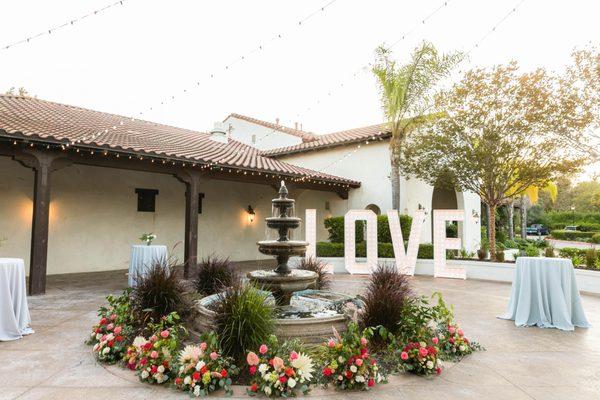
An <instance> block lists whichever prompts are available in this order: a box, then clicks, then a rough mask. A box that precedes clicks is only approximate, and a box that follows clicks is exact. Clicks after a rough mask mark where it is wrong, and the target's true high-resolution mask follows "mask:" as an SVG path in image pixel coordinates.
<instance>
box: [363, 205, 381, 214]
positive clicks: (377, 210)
mask: <svg viewBox="0 0 600 400" xmlns="http://www.w3.org/2000/svg"><path fill="white" fill-rule="evenodd" d="M365 210H371V211H373V212H374V213H375V215H381V208H379V206H378V205H376V204H369V205H368V206H366V207H365Z"/></svg>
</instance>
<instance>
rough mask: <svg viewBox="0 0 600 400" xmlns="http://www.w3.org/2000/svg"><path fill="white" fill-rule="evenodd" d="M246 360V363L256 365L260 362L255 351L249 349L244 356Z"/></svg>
mask: <svg viewBox="0 0 600 400" xmlns="http://www.w3.org/2000/svg"><path fill="white" fill-rule="evenodd" d="M246 361H247V362H248V365H258V363H259V362H260V359H259V358H258V356H257V355H256V353H254V352H252V351H251V352H250V353H248V355H247V356H246Z"/></svg>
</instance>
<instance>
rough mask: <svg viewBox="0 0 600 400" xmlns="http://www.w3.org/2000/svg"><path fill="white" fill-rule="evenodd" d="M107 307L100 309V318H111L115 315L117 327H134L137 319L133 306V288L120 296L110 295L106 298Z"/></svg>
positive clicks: (124, 291)
mask: <svg viewBox="0 0 600 400" xmlns="http://www.w3.org/2000/svg"><path fill="white" fill-rule="evenodd" d="M106 301H107V302H108V307H107V306H101V307H100V308H99V309H98V316H99V317H101V318H102V317H104V318H110V316H111V315H115V316H116V318H115V319H114V321H113V322H114V324H115V325H116V326H119V325H121V326H123V325H134V322H135V317H134V313H133V308H132V305H131V288H127V289H125V290H123V293H122V294H121V295H120V296H117V297H115V296H113V295H112V294H109V295H108V296H106Z"/></svg>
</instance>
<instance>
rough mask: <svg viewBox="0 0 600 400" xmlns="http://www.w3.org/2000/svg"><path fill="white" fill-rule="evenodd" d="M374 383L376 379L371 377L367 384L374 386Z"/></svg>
mask: <svg viewBox="0 0 600 400" xmlns="http://www.w3.org/2000/svg"><path fill="white" fill-rule="evenodd" d="M373 385H375V379H373V378H371V379H369V381H368V382H367V386H368V387H373Z"/></svg>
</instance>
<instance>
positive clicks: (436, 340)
mask: <svg viewBox="0 0 600 400" xmlns="http://www.w3.org/2000/svg"><path fill="white" fill-rule="evenodd" d="M431 341H432V342H433V344H438V343H439V341H440V339H438V338H436V337H434V338H433V339H431Z"/></svg>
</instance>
